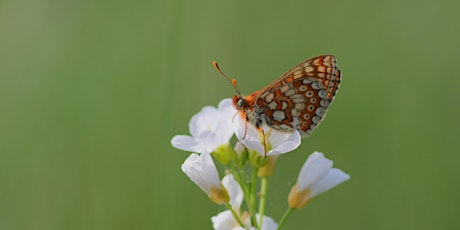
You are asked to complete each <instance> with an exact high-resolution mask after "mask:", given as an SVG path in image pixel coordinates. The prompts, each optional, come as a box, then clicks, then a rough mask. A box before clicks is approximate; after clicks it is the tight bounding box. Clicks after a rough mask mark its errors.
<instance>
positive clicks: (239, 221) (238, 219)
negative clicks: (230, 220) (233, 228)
mask: <svg viewBox="0 0 460 230" xmlns="http://www.w3.org/2000/svg"><path fill="white" fill-rule="evenodd" d="M225 206H226V207H227V208H228V210H230V212H232V214H233V217H235V220H237V221H238V223H239V224H240V226H241V227H243V228H244V227H245V226H244V224H243V221H241V219H240V217H239V216H238V214H237V213H236V212H235V210H233V208H232V206H231V205H230V204H225Z"/></svg>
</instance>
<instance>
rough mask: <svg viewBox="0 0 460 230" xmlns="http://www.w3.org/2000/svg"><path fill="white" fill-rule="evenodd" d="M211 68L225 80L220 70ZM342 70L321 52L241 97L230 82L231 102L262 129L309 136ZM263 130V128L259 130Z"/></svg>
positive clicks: (320, 117)
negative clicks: (264, 127) (297, 132)
mask: <svg viewBox="0 0 460 230" xmlns="http://www.w3.org/2000/svg"><path fill="white" fill-rule="evenodd" d="M213 65H214V67H215V68H216V69H217V70H218V71H219V72H220V73H221V74H222V75H223V76H224V77H225V78H226V79H227V80H228V81H230V79H229V78H228V77H226V76H225V74H224V73H222V71H221V70H220V69H219V67H218V65H217V63H216V62H213ZM340 78H341V72H340V70H339V69H338V68H337V62H336V58H335V57H334V56H333V55H321V56H318V57H315V58H311V59H308V60H305V61H303V62H301V63H300V64H298V65H296V66H294V67H293V68H291V69H290V70H288V71H287V72H286V73H284V74H283V75H281V76H280V77H279V78H278V79H276V80H275V81H273V82H272V83H270V84H269V85H267V86H265V87H264V88H262V89H260V90H257V91H255V92H254V93H251V94H249V95H248V96H245V97H243V96H242V95H241V93H240V90H239V88H238V86H237V85H236V80H235V79H232V80H231V81H230V83H231V84H232V85H233V87H234V88H235V90H236V92H237V95H235V96H234V97H233V105H234V106H235V108H236V109H237V110H238V111H239V113H240V115H241V117H242V118H243V120H245V121H246V125H247V123H248V122H249V123H251V124H253V125H255V127H256V128H258V129H259V130H261V126H262V125H263V124H264V123H265V124H267V125H268V126H269V127H271V128H273V129H275V130H279V131H284V132H293V131H295V130H298V131H299V132H300V134H301V135H302V136H307V135H309V134H310V133H311V132H312V131H313V129H314V128H315V127H316V126H318V124H319V123H320V122H321V120H322V119H324V117H325V115H326V111H327V109H328V108H329V106H330V104H331V102H332V100H333V99H334V96H335V94H336V93H337V90H338V88H339V84H340ZM261 131H263V130H261Z"/></svg>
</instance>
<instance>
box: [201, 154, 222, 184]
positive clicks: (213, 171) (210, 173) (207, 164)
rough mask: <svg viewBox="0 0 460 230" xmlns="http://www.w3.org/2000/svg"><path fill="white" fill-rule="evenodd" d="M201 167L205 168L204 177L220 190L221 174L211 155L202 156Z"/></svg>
mask: <svg viewBox="0 0 460 230" xmlns="http://www.w3.org/2000/svg"><path fill="white" fill-rule="evenodd" d="M200 161H201V162H200V163H201V167H202V168H203V173H204V175H203V176H204V177H206V178H207V179H208V181H209V183H210V184H211V185H213V186H214V187H217V188H220V179H219V173H218V172H217V168H216V165H215V164H214V161H213V160H212V157H211V154H209V153H203V154H201V156H200Z"/></svg>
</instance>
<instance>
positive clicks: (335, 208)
mask: <svg viewBox="0 0 460 230" xmlns="http://www.w3.org/2000/svg"><path fill="white" fill-rule="evenodd" d="M459 8H460V2H459V1H451V0H449V1H448V0H441V1H420V0H408V1H400V0H387V1H364V0H351V1H241V0H225V1H224V0H212V1H211V0H197V1H167V0H161V1H158V0H156V1H155V0H153V1H141V0H135V1H58V0H47V1H46V0H3V1H0V229H44V230H54V229H56V230H57V229H59V230H60V229H111V230H113V229H211V222H210V217H211V216H213V215H216V214H217V213H219V212H220V211H223V210H224V208H223V207H219V206H216V205H214V204H213V203H212V202H210V201H209V199H208V198H207V197H206V196H205V195H204V193H203V192H202V191H201V190H200V189H199V188H198V187H196V186H195V185H194V184H193V183H192V182H191V181H190V180H189V179H188V178H187V177H186V176H185V175H184V174H183V173H182V172H181V170H180V165H181V164H182V162H183V161H184V160H185V158H186V157H187V156H188V153H186V152H183V151H180V150H177V149H173V148H172V147H171V145H170V140H171V138H172V137H173V136H174V135H176V134H187V133H188V122H189V120H190V118H191V117H192V116H193V115H194V114H195V113H197V112H198V111H199V110H200V109H201V108H202V107H203V106H205V105H214V106H216V105H217V104H218V102H219V101H220V100H221V99H223V98H226V97H231V96H232V95H233V94H234V91H233V89H232V88H231V86H230V85H229V84H228V83H227V82H225V80H224V79H223V78H222V77H221V76H219V74H218V73H217V72H216V71H215V70H214V69H213V68H212V66H211V62H212V61H213V60H217V61H218V62H219V64H220V66H221V67H222V69H223V70H224V72H226V73H227V74H228V75H230V76H232V77H235V78H237V79H238V82H239V85H240V88H241V90H242V91H243V92H245V93H250V92H252V91H254V90H257V89H259V88H261V87H263V86H264V85H266V84H268V83H269V82H271V81H272V80H274V79H275V78H277V77H278V76H279V75H280V74H282V73H283V72H284V71H286V70H287V69H289V68H290V67H292V66H294V65H296V64H297V63H299V62H301V61H302V60H304V59H307V58H310V57H314V56H316V55H320V54H329V53H330V54H334V55H336V56H337V58H338V64H339V67H340V69H341V70H342V71H343V81H342V85H341V88H340V90H339V93H338V95H337V97H336V100H335V102H334V103H333V105H332V107H331V109H330V110H329V113H328V117H327V119H326V120H325V121H324V122H323V123H322V125H321V126H320V127H319V128H318V129H317V130H316V131H315V132H314V134H313V136H311V137H310V138H307V139H304V140H303V142H302V145H301V147H300V148H299V149H297V150H296V151H295V152H293V153H289V154H287V155H284V156H282V157H281V158H280V159H279V164H278V166H277V172H276V174H275V176H274V177H273V178H272V179H271V180H270V182H269V183H270V184H269V185H270V186H271V187H270V190H269V194H268V204H267V208H268V210H267V214H268V215H270V216H272V217H274V218H275V219H276V220H278V219H279V217H280V216H281V215H282V213H283V212H284V210H285V208H286V206H287V204H286V196H287V194H288V192H289V189H290V187H291V186H292V185H293V183H295V179H296V177H297V173H298V170H299V169H300V167H301V165H302V163H303V161H304V160H305V159H306V158H307V156H308V154H310V153H311V152H313V151H314V150H318V151H322V152H324V153H325V154H326V156H327V157H329V158H331V159H333V160H334V162H335V166H336V167H339V168H341V169H343V170H344V171H346V172H347V173H349V174H350V175H351V180H350V181H348V182H346V183H344V184H343V185H340V186H339V187H337V188H335V189H333V190H331V191H330V192H328V193H326V194H323V195H321V196H319V197H318V198H315V199H314V200H313V201H312V202H311V203H310V204H309V205H308V206H307V207H306V208H305V209H302V210H300V211H296V212H294V213H293V214H292V216H291V218H290V219H289V220H288V222H287V223H286V226H285V227H286V229H419V230H421V229H459V228H460V221H459V219H458V217H459V213H460V198H459V189H460V186H459V182H460V166H459V162H460V154H459V153H460V148H459V147H458V138H459V134H460V124H459V116H460V107H459V99H458V96H459V95H458V94H459V89H458V85H459V84H460V77H459V76H458V71H457V69H456V67H457V66H458V65H459V61H458V59H459V58H458V55H459V53H460V47H459V46H460V42H459V41H460V30H459V26H458V23H459V21H460V16H458V9H459Z"/></svg>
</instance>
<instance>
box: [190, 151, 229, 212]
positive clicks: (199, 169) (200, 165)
mask: <svg viewBox="0 0 460 230" xmlns="http://www.w3.org/2000/svg"><path fill="white" fill-rule="evenodd" d="M181 168H182V171H183V172H184V173H185V174H186V175H187V176H188V177H189V178H190V179H191V180H192V181H193V182H194V183H195V184H196V185H198V187H200V188H201V190H203V191H204V192H205V193H206V194H208V197H209V199H211V200H212V201H213V202H214V203H216V204H227V203H228V202H229V200H230V198H229V195H228V192H227V189H225V187H224V186H223V185H222V183H221V182H220V179H219V173H218V172H217V168H216V165H215V164H214V161H213V160H212V158H211V155H210V154H209V153H203V154H201V155H198V154H195V153H192V154H191V155H190V156H189V157H188V158H187V159H186V160H185V162H184V163H183V164H182V167H181Z"/></svg>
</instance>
